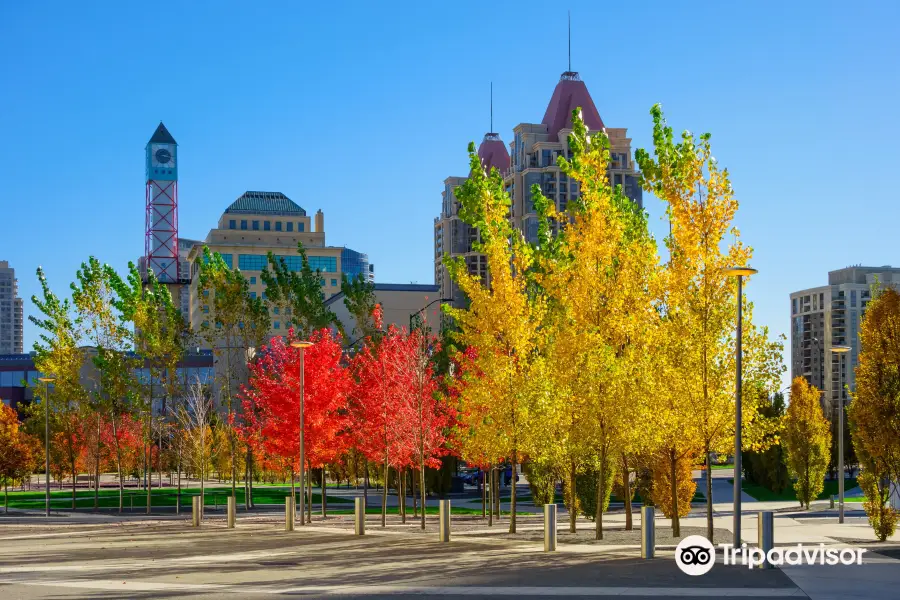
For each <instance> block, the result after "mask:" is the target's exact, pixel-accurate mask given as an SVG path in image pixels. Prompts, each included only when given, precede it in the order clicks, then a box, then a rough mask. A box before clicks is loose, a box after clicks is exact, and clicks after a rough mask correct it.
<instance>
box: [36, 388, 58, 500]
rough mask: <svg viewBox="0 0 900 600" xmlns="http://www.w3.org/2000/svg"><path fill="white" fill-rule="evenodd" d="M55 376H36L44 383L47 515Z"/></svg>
mask: <svg viewBox="0 0 900 600" xmlns="http://www.w3.org/2000/svg"><path fill="white" fill-rule="evenodd" d="M55 380H56V378H55V377H38V381H40V382H41V383H43V384H44V389H45V392H44V481H45V484H46V488H47V500H46V505H47V516H48V517H49V516H50V384H51V383H53V382H54V381H55Z"/></svg>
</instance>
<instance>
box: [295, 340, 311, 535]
mask: <svg viewBox="0 0 900 600" xmlns="http://www.w3.org/2000/svg"><path fill="white" fill-rule="evenodd" d="M312 345H313V344H312V342H307V341H305V340H294V341H293V342H291V346H292V347H294V348H299V349H300V524H301V525H305V524H306V517H305V514H306V513H304V512H303V509H304V504H305V501H306V487H304V485H305V484H304V479H305V478H304V476H303V474H304V470H305V469H306V457H305V456H304V453H303V452H304V447H303V425H304V420H303V391H304V390H303V385H304V381H303V380H304V372H303V371H304V365H303V355H304V351H305V350H306V349H307V348H309V347H310V346H312Z"/></svg>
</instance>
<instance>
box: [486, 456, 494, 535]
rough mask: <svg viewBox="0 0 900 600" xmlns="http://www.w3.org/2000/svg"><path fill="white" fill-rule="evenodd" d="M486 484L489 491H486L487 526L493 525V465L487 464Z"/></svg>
mask: <svg viewBox="0 0 900 600" xmlns="http://www.w3.org/2000/svg"><path fill="white" fill-rule="evenodd" d="M487 483H488V486H489V488H490V492H489V493H488V503H489V505H488V509H489V510H488V526H489V527H490V526H493V524H494V466H493V465H488V482H487Z"/></svg>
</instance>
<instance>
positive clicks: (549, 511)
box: [544, 504, 556, 552]
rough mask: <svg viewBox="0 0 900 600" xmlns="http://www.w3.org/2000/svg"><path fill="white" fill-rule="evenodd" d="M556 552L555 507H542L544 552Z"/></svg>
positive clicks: (548, 505) (549, 505)
mask: <svg viewBox="0 0 900 600" xmlns="http://www.w3.org/2000/svg"><path fill="white" fill-rule="evenodd" d="M554 550H556V505H555V504H545V505H544V552H553V551H554Z"/></svg>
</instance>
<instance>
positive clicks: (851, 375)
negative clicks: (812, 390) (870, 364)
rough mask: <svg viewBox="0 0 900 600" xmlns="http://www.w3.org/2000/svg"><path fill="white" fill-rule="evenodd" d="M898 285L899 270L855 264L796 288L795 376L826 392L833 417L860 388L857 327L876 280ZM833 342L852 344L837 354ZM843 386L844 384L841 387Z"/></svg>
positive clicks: (793, 300) (793, 308) (793, 314)
mask: <svg viewBox="0 0 900 600" xmlns="http://www.w3.org/2000/svg"><path fill="white" fill-rule="evenodd" d="M876 282H877V283H878V284H879V285H882V286H892V287H895V288H897V289H900V269H897V268H892V267H890V266H884V267H863V266H854V267H847V268H846V269H839V270H837V271H830V272H829V273H828V285H825V286H821V287H815V288H810V289H807V290H801V291H798V292H794V293H792V294H791V295H790V300H791V378H792V379H793V378H794V377H805V378H806V379H807V381H809V383H811V384H812V385H815V386H816V387H817V388H819V389H820V390H822V391H823V398H824V401H823V404H824V409H825V411H826V414H827V415H828V416H829V418H832V417H833V416H834V414H835V412H834V409H835V407H837V406H840V400H839V398H841V397H843V399H844V402H845V403H846V401H847V398H848V396H847V389H848V388H849V390H850V391H855V390H856V366H857V365H858V364H859V328H860V325H861V323H862V318H863V314H864V313H865V310H866V305H867V304H868V302H869V300H871V298H872V286H873V285H875V284H876ZM834 346H849V347H850V351H849V352H847V353H834V352H832V348H833V347H834ZM842 384H843V386H844V387H842Z"/></svg>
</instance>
